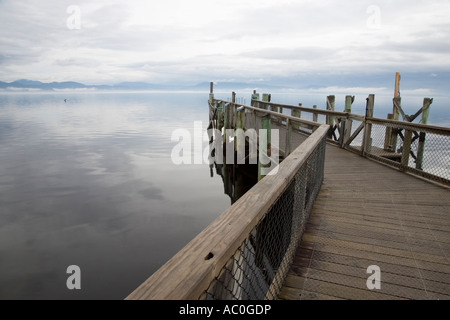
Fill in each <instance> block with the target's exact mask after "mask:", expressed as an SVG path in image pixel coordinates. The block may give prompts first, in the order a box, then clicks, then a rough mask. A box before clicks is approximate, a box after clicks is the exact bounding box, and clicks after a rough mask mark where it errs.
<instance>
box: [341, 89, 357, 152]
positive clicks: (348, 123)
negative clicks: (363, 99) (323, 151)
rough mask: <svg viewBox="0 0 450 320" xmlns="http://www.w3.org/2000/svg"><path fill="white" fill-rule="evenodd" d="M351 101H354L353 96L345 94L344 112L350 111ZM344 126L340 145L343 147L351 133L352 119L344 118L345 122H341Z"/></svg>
mask: <svg viewBox="0 0 450 320" xmlns="http://www.w3.org/2000/svg"><path fill="white" fill-rule="evenodd" d="M353 101H355V96H346V97H345V109H344V112H347V113H352V104H353ZM343 126H344V130H343V131H344V132H343V139H342V145H341V147H342V148H343V147H345V145H346V143H347V141H348V140H349V139H350V135H351V134H352V126H353V120H352V119H349V118H348V117H347V119H345V122H344V124H343Z"/></svg>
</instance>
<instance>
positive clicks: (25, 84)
mask: <svg viewBox="0 0 450 320" xmlns="http://www.w3.org/2000/svg"><path fill="white" fill-rule="evenodd" d="M89 87H90V86H87V85H85V84H82V83H78V82H74V81H65V82H51V83H44V82H40V81H33V80H27V79H20V80H16V81H13V82H9V83H8V82H3V81H0V88H3V89H6V88H16V89H40V90H53V89H81V88H89Z"/></svg>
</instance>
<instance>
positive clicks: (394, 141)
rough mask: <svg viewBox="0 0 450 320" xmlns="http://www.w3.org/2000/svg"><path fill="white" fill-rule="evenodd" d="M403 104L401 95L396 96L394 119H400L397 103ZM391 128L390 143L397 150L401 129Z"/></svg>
mask: <svg viewBox="0 0 450 320" xmlns="http://www.w3.org/2000/svg"><path fill="white" fill-rule="evenodd" d="M401 104H402V98H401V97H395V98H394V109H395V112H393V114H392V119H393V120H399V117H400V112H399V110H398V109H397V107H396V105H398V106H401ZM391 130H392V134H391V143H390V144H389V145H390V147H391V148H392V150H393V151H394V152H395V151H396V150H397V138H398V131H399V129H397V128H392V129H391Z"/></svg>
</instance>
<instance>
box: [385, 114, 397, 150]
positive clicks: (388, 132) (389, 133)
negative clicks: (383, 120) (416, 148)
mask: <svg viewBox="0 0 450 320" xmlns="http://www.w3.org/2000/svg"><path fill="white" fill-rule="evenodd" d="M393 118H394V115H393V114H392V113H388V115H387V119H388V120H392V119H393ZM391 137H392V128H391V127H388V126H386V131H385V134H384V150H386V151H390V150H391V149H392V146H391V139H392V138H391ZM392 151H395V150H392Z"/></svg>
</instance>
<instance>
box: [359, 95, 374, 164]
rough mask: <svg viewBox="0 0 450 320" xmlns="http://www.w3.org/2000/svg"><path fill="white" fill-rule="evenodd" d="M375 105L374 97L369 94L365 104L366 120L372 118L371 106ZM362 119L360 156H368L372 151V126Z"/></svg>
mask: <svg viewBox="0 0 450 320" xmlns="http://www.w3.org/2000/svg"><path fill="white" fill-rule="evenodd" d="M374 103H375V95H373V94H371V95H369V97H368V98H367V103H366V119H367V118H372V117H373V106H374ZM366 119H364V121H365V122H366V123H365V126H364V136H363V145H362V146H361V151H362V155H363V156H365V155H366V154H369V153H370V152H371V149H372V138H371V134H372V124H370V123H367V120H366Z"/></svg>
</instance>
